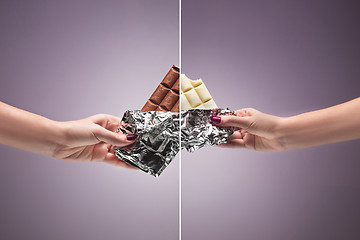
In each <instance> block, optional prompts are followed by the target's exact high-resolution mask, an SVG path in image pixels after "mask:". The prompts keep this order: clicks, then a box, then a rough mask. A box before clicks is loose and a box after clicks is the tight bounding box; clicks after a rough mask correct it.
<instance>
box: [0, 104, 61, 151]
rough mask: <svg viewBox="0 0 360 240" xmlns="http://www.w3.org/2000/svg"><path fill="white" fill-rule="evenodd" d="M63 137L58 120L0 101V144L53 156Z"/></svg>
mask: <svg viewBox="0 0 360 240" xmlns="http://www.w3.org/2000/svg"><path fill="white" fill-rule="evenodd" d="M61 137H62V136H61V132H60V131H59V123H58V122H55V121H52V120H50V119H47V118H44V117H41V116H39V115H36V114H33V113H30V112H26V111H23V110H21V109H17V108H15V107H12V106H9V105H7V104H5V103H2V102H0V144H5V145H8V146H11V147H16V148H19V149H22V150H26V151H30V152H34V153H39V154H44V155H50V156H51V155H52V154H53V152H54V150H55V148H56V146H57V142H59V141H60V140H61Z"/></svg>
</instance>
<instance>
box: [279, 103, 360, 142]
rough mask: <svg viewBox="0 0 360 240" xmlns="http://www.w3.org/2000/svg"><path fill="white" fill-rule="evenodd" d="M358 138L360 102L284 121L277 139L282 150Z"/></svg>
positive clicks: (359, 135) (359, 136) (359, 130)
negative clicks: (281, 145) (280, 143)
mask: <svg viewBox="0 0 360 240" xmlns="http://www.w3.org/2000/svg"><path fill="white" fill-rule="evenodd" d="M359 138H360V98H357V99H354V100H352V101H349V102H346V103H343V104H340V105H336V106H333V107H330V108H326V109H322V110H318V111H314V112H309V113H304V114H300V115H297V116H293V117H289V118H284V119H282V122H281V124H280V127H279V139H280V141H281V142H282V144H283V145H284V147H285V149H295V148H306V147H312V146H317V145H323V144H328V143H334V142H342V141H347V140H353V139H359Z"/></svg>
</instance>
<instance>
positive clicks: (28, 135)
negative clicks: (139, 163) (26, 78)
mask: <svg viewBox="0 0 360 240" xmlns="http://www.w3.org/2000/svg"><path fill="white" fill-rule="evenodd" d="M119 124H120V119H119V118H117V117H114V116H111V115H106V114H99V115H95V116H92V117H89V118H85V119H81V120H77V121H68V122H58V121H53V120H50V119H48V118H45V117H42V116H39V115H36V114H33V113H30V112H27V111H24V110H21V109H18V108H15V107H12V106H10V105H7V104H5V103H3V102H0V144H4V145H8V146H11V147H15V148H19V149H22V150H25V151H29V152H33V153H38V154H43V155H47V156H52V157H55V158H58V159H62V160H76V161H103V162H107V163H111V164H114V165H118V166H123V167H129V166H130V165H127V164H125V163H124V162H123V161H120V160H118V159H117V158H116V156H115V154H114V152H113V151H112V145H116V146H125V145H129V144H132V143H134V141H135V139H136V135H127V136H126V135H123V134H117V133H115V130H116V129H117V127H118V126H119ZM130 168H131V167H130Z"/></svg>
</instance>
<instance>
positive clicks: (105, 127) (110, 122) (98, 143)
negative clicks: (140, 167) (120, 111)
mask: <svg viewBox="0 0 360 240" xmlns="http://www.w3.org/2000/svg"><path fill="white" fill-rule="evenodd" d="M120 122H121V120H120V119H119V118H117V117H114V116H111V115H106V114H98V115H94V116H92V117H89V118H85V119H81V120H77V121H69V122H59V123H58V124H59V129H61V130H60V131H62V132H63V139H62V141H60V142H59V143H58V144H57V146H56V148H55V149H54V153H53V157H55V158H58V159H61V160H69V161H95V162H105V163H110V164H112V165H115V166H120V167H126V168H132V169H136V168H135V167H133V166H131V165H129V164H127V163H125V162H124V161H121V160H119V159H118V158H117V157H116V156H115V153H114V151H113V146H120V147H121V146H126V145H130V144H132V143H134V142H135V140H136V138H137V136H136V135H134V134H131V135H124V134H119V133H115V131H116V130H117V129H118V127H119V124H120Z"/></svg>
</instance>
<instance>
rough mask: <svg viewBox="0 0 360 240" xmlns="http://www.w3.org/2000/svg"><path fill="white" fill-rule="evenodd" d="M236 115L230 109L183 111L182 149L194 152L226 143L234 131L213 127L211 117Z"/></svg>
mask: <svg viewBox="0 0 360 240" xmlns="http://www.w3.org/2000/svg"><path fill="white" fill-rule="evenodd" d="M220 115H234V112H232V111H230V110H229V109H208V110H205V109H191V110H186V111H181V147H182V148H185V149H186V150H187V151H188V152H194V151H196V150H198V149H200V148H202V147H204V146H205V145H218V144H221V143H226V141H227V140H228V138H229V137H230V136H231V135H232V134H233V132H234V131H233V129H231V128H224V127H218V126H214V125H212V121H211V119H210V118H211V117H212V116H220Z"/></svg>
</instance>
